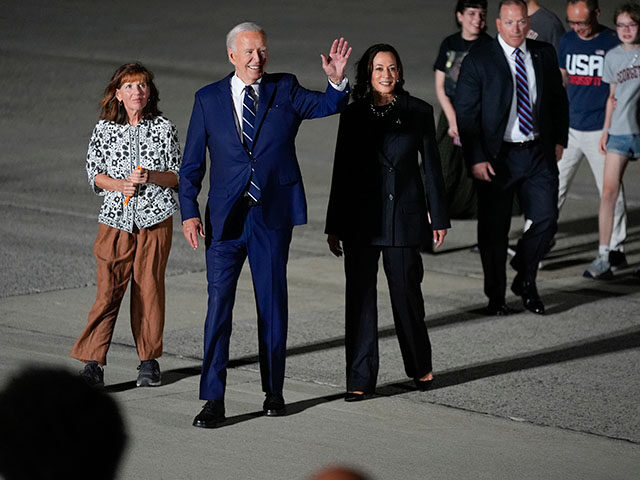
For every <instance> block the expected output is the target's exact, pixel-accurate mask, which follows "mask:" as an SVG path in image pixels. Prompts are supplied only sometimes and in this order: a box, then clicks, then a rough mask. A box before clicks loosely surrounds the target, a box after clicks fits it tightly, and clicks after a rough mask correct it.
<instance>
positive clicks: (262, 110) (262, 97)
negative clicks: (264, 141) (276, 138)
mask: <svg viewBox="0 0 640 480" xmlns="http://www.w3.org/2000/svg"><path fill="white" fill-rule="evenodd" d="M259 92H260V94H259V95H258V111H257V112H256V125H255V127H254V135H253V144H254V150H255V144H256V142H257V141H258V139H259V138H260V127H262V124H263V122H264V118H265V115H266V113H267V110H269V106H270V105H271V99H272V98H273V95H274V94H275V93H276V83H275V82H272V81H271V77H270V75H269V74H268V73H265V74H264V75H263V76H262V81H261V82H260V87H259Z"/></svg>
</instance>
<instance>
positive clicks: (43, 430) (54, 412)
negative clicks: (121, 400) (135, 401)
mask: <svg viewBox="0 0 640 480" xmlns="http://www.w3.org/2000/svg"><path fill="white" fill-rule="evenodd" d="M126 444H127V433H126V428H125V423H124V420H123V418H122V415H121V413H120V409H119V407H118V405H117V403H116V402H115V400H114V399H113V398H112V397H111V396H109V395H108V394H107V393H105V392H104V391H102V390H100V389H96V388H93V387H91V386H90V385H88V384H87V382H85V381H84V380H83V379H82V378H80V377H78V376H77V375H73V374H71V373H69V372H67V371H65V370H61V369H58V368H51V367H28V368H26V369H24V370H22V371H21V372H19V373H18V374H16V375H15V376H14V378H13V379H11V380H10V381H9V383H8V384H7V385H6V387H5V388H4V390H3V391H2V392H0V477H2V478H3V479H4V480H84V479H87V478H91V479H92V480H114V479H115V478H116V477H117V473H118V467H119V465H120V460H121V458H122V454H123V453H124V449H125V446H126Z"/></svg>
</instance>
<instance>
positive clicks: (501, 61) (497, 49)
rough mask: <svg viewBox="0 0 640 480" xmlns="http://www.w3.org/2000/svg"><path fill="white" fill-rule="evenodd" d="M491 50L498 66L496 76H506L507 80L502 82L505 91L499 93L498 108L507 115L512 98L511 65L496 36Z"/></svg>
mask: <svg viewBox="0 0 640 480" xmlns="http://www.w3.org/2000/svg"><path fill="white" fill-rule="evenodd" d="M493 51H494V55H495V57H496V65H497V67H498V70H499V71H498V72H497V73H498V77H502V78H506V79H507V81H506V82H505V83H504V86H505V88H506V91H504V92H502V93H503V94H502V95H500V96H499V97H498V98H499V100H498V101H499V102H500V110H499V111H501V112H503V113H504V115H506V116H509V110H511V101H512V99H513V89H514V85H513V72H511V67H510V66H509V62H508V60H507V58H506V57H505V55H504V50H503V49H502V47H501V46H500V42H498V38H497V37H496V38H495V40H494V41H493Z"/></svg>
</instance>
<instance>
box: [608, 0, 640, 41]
mask: <svg viewBox="0 0 640 480" xmlns="http://www.w3.org/2000/svg"><path fill="white" fill-rule="evenodd" d="M622 13H626V14H627V15H629V16H630V17H631V20H633V21H634V22H636V23H640V5H638V4H637V3H636V2H627V3H623V4H622V5H620V6H618V7H617V8H616V9H615V11H614V12H613V23H614V24H615V23H618V17H619V16H620V14H622ZM636 42H637V38H636Z"/></svg>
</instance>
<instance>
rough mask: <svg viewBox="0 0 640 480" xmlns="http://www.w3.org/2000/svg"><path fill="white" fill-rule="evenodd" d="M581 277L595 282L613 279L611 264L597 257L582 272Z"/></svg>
mask: <svg viewBox="0 0 640 480" xmlns="http://www.w3.org/2000/svg"><path fill="white" fill-rule="evenodd" d="M583 276H584V277H585V278H593V279H596V280H608V279H610V278H612V277H613V273H612V272H611V264H610V263H609V261H608V260H605V259H604V257H601V256H598V257H596V259H595V260H594V261H593V262H591V264H590V265H589V267H588V268H587V269H586V270H585V271H584V274H583Z"/></svg>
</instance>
